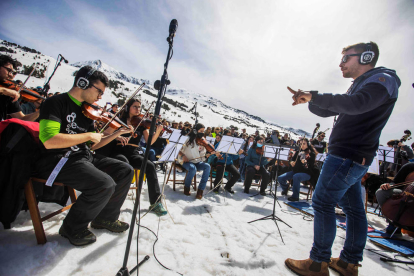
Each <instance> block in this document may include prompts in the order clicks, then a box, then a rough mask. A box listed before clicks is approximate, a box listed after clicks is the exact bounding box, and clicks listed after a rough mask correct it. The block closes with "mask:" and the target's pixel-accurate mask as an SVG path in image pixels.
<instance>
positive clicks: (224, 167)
mask: <svg viewBox="0 0 414 276" xmlns="http://www.w3.org/2000/svg"><path fill="white" fill-rule="evenodd" d="M224 135H226V136H230V130H228V129H226V130H224ZM220 138H221V137H220ZM216 139H217V136H216ZM220 140H221V139H220ZM218 145H219V143H217V144H215V146H214V147H215V148H216V149H217V147H218ZM242 152H243V150H242V149H240V150H239V152H238V154H237V155H236V154H224V155H223V156H222V157H223V158H222V159H218V160H217V165H216V179H214V192H215V193H218V188H219V183H220V182H221V181H222V179H223V175H224V171H226V172H229V173H231V178H230V180H229V181H228V182H227V184H226V185H225V186H224V190H226V191H227V192H229V193H231V194H234V191H233V189H232V187H233V186H234V184H236V182H237V180H239V178H240V173H239V171H238V170H237V168H236V167H235V166H234V165H233V160H236V159H238V158H239V154H241V153H242Z"/></svg>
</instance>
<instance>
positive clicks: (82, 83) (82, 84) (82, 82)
mask: <svg viewBox="0 0 414 276" xmlns="http://www.w3.org/2000/svg"><path fill="white" fill-rule="evenodd" d="M95 72H96V69H95V68H92V69H91V70H89V71H88V73H87V74H86V76H85V77H80V78H79V79H78V81H77V82H76V86H77V87H79V88H80V89H83V90H85V89H87V88H88V87H89V78H90V77H91V76H92V75H93V73H95Z"/></svg>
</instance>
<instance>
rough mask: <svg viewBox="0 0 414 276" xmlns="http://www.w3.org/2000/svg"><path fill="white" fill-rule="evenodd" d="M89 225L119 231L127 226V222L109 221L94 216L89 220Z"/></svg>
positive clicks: (126, 228)
mask: <svg viewBox="0 0 414 276" xmlns="http://www.w3.org/2000/svg"><path fill="white" fill-rule="evenodd" d="M91 227H92V228H95V229H107V230H109V231H111V232H115V233H121V232H124V231H126V230H128V228H129V224H128V223H126V222H122V221H119V220H116V221H109V220H106V219H100V218H96V219H94V220H93V221H92V222H91Z"/></svg>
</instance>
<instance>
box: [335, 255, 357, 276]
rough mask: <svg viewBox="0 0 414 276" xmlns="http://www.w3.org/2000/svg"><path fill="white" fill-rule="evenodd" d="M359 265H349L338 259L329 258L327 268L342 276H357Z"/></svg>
mask: <svg viewBox="0 0 414 276" xmlns="http://www.w3.org/2000/svg"><path fill="white" fill-rule="evenodd" d="M360 266H361V265H360V264H350V263H347V262H345V261H343V260H342V259H340V258H331V262H330V263H329V267H330V268H332V269H333V270H335V271H336V272H338V273H339V274H341V275H342V276H356V275H358V267H360Z"/></svg>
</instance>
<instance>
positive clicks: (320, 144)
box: [312, 139, 326, 153]
mask: <svg viewBox="0 0 414 276" xmlns="http://www.w3.org/2000/svg"><path fill="white" fill-rule="evenodd" d="M312 145H313V147H314V148H315V149H316V150H317V151H318V152H319V153H323V152H324V151H325V149H326V142H319V141H318V140H317V139H315V140H313V141H312Z"/></svg>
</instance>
